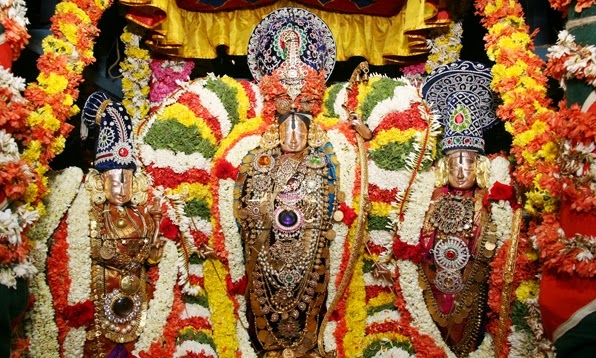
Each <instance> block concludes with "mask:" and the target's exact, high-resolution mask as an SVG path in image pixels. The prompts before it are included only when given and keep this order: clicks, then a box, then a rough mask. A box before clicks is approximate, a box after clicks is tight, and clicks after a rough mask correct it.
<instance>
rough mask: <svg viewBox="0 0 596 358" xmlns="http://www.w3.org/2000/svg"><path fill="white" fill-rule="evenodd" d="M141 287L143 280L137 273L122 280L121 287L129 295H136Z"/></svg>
mask: <svg viewBox="0 0 596 358" xmlns="http://www.w3.org/2000/svg"><path fill="white" fill-rule="evenodd" d="M140 287H141V280H139V278H138V277H137V276H135V275H126V276H124V277H122V279H121V280H120V289H121V290H122V292H124V293H125V294H127V295H134V294H135V293H137V291H139V288H140Z"/></svg>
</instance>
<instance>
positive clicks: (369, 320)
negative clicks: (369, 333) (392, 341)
mask: <svg viewBox="0 0 596 358" xmlns="http://www.w3.org/2000/svg"><path fill="white" fill-rule="evenodd" d="M388 321H393V322H399V321H401V314H400V312H399V311H398V310H396V309H391V310H387V309H385V310H382V311H379V312H376V313H375V314H373V315H372V316H367V317H366V325H367V326H370V325H372V324H375V323H385V322H388Z"/></svg>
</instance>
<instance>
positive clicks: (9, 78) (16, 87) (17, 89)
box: [0, 67, 26, 133]
mask: <svg viewBox="0 0 596 358" xmlns="http://www.w3.org/2000/svg"><path fill="white" fill-rule="evenodd" d="M25 87H26V86H25V79H24V78H22V77H17V76H15V75H13V74H12V72H10V71H9V70H7V69H6V68H4V67H0V88H5V89H7V90H8V91H9V92H10V95H11V98H10V101H11V102H17V103H19V102H20V103H24V102H25V99H24V98H23V96H22V95H21V93H22V92H23V91H25ZM2 132H5V130H4V129H3V130H2ZM5 133H6V132H5Z"/></svg>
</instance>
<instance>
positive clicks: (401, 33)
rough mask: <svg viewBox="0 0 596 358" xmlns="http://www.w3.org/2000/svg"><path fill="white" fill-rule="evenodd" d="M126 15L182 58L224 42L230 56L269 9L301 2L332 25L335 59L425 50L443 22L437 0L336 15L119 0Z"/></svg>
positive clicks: (241, 50) (205, 54) (383, 57)
mask: <svg viewBox="0 0 596 358" xmlns="http://www.w3.org/2000/svg"><path fill="white" fill-rule="evenodd" d="M120 2H121V3H122V4H124V5H129V6H130V7H131V8H130V10H131V11H130V12H129V14H128V15H127V18H128V19H129V20H132V21H134V22H136V23H138V24H140V25H142V26H144V27H146V28H149V29H151V32H150V34H149V37H148V39H147V44H148V45H149V46H150V47H151V48H152V49H153V50H155V51H157V52H161V53H165V54H168V55H172V56H179V57H185V58H203V59H209V58H215V57H217V54H216V51H215V48H216V47H217V46H219V45H225V46H227V47H228V53H229V54H230V55H236V56H243V55H246V52H247V45H248V39H249V37H250V35H251V33H252V31H253V29H254V28H255V27H256V25H257V24H258V23H259V22H260V21H261V19H263V17H265V16H266V15H267V14H269V13H270V12H272V11H273V10H276V9H279V8H282V7H300V8H304V9H307V10H309V11H311V12H313V13H315V14H317V15H318V16H319V17H320V18H321V19H323V21H325V23H327V25H328V26H329V28H330V29H331V32H332V33H333V36H334V37H335V42H336V44H337V60H338V61H345V60H347V59H348V58H350V57H352V56H362V57H365V58H366V59H367V60H368V61H369V63H371V64H373V65H382V64H384V63H386V61H387V60H393V61H399V60H400V59H403V58H404V57H409V56H417V55H422V54H425V53H426V52H427V48H426V44H425V40H426V37H425V30H427V29H430V28H434V27H439V26H445V25H447V24H448V22H449V19H448V18H447V17H446V16H444V13H440V11H439V6H438V4H437V3H438V0H437V1H430V0H407V2H406V3H405V5H404V7H403V8H402V10H401V12H400V13H399V14H397V15H396V16H393V17H389V18H387V17H379V16H369V15H361V14H340V13H333V12H327V11H322V10H318V9H313V8H309V7H306V6H303V5H300V4H298V3H295V2H293V1H289V0H282V1H278V2H276V3H275V4H274V5H271V6H265V7H261V8H257V9H252V10H236V11H222V12H215V13H199V12H190V11H185V10H181V9H179V8H178V7H177V5H176V1H175V0H121V1H120Z"/></svg>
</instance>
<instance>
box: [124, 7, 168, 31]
mask: <svg viewBox="0 0 596 358" xmlns="http://www.w3.org/2000/svg"><path fill="white" fill-rule="evenodd" d="M126 18H127V19H128V20H131V21H132V22H134V23H137V24H141V25H144V26H147V27H149V28H152V27H154V26H157V25H159V24H160V23H161V22H163V21H164V20H165V19H166V13H165V12H164V11H163V10H160V9H156V8H154V7H150V6H147V7H145V6H131V7H130V8H129V9H128V13H127V14H126Z"/></svg>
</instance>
